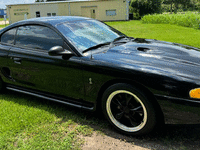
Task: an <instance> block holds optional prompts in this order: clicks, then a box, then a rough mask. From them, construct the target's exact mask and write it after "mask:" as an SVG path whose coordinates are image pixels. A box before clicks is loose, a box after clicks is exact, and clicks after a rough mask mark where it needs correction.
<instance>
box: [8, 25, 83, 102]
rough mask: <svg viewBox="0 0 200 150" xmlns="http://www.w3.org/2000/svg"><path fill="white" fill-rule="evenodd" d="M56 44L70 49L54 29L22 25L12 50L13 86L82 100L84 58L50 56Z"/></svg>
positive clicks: (10, 62)
mask: <svg viewBox="0 0 200 150" xmlns="http://www.w3.org/2000/svg"><path fill="white" fill-rule="evenodd" d="M53 46H62V47H64V48H66V49H68V47H67V45H66V44H64V41H63V39H62V38H61V37H60V36H59V35H58V34H57V33H56V32H55V31H54V30H52V29H50V28H48V27H44V26H39V25H27V26H20V27H19V28H18V30H17V34H16V38H15V45H14V46H13V47H12V48H11V49H10V52H9V55H8V57H9V61H8V66H9V69H10V76H11V78H12V80H10V82H9V83H10V86H14V88H16V87H17V88H22V89H23V90H34V91H35V92H36V91H37V92H39V91H40V92H41V91H42V92H45V93H46V94H54V95H56V96H63V97H67V98H72V99H74V100H78V99H83V96H84V88H83V87H84V86H83V82H82V72H81V61H80V59H79V57H77V56H72V57H70V58H68V59H63V58H62V56H49V55H48V50H49V49H50V48H51V47H53Z"/></svg>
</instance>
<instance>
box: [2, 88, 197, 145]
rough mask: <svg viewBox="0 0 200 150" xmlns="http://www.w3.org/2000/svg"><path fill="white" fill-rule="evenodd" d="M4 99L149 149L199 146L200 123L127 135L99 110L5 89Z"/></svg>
mask: <svg viewBox="0 0 200 150" xmlns="http://www.w3.org/2000/svg"><path fill="white" fill-rule="evenodd" d="M1 96H2V97H3V99H4V100H6V101H12V102H14V103H18V104H19V105H26V106H29V107H35V108H39V109H44V110H45V111H48V112H49V113H52V114H54V115H56V116H57V117H58V118H60V121H59V122H58V123H62V122H66V121H67V120H69V119H70V120H72V121H74V122H75V123H77V124H80V125H88V126H89V127H91V128H93V129H94V131H101V132H103V134H105V135H106V136H110V137H112V138H115V139H121V140H124V141H126V142H128V143H134V144H135V145H138V146H141V147H145V148H150V149H200V142H199V141H200V136H199V133H200V125H199V124H197V125H165V126H163V127H162V128H161V129H160V130H159V131H156V132H153V133H151V134H149V135H145V136H136V137H135V136H134V137H133V136H126V135H122V134H120V133H118V132H117V131H115V130H114V129H113V128H112V127H111V126H110V125H109V124H108V123H107V121H106V120H105V119H104V117H103V116H102V113H100V112H96V113H91V112H88V111H86V110H81V109H77V108H73V107H69V106H67V105H64V104H60V103H56V102H53V101H48V100H44V99H41V98H37V97H33V96H29V95H25V94H19V93H16V92H12V91H5V93H4V94H1Z"/></svg>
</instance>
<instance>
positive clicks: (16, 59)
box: [13, 58, 22, 64]
mask: <svg viewBox="0 0 200 150" xmlns="http://www.w3.org/2000/svg"><path fill="white" fill-rule="evenodd" d="M21 60H22V59H21V58H13V61H14V63H16V64H21Z"/></svg>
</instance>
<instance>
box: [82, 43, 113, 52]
mask: <svg viewBox="0 0 200 150" xmlns="http://www.w3.org/2000/svg"><path fill="white" fill-rule="evenodd" d="M105 45H110V42H106V43H101V44H98V45H95V46H92V47H90V48H88V49H86V50H84V51H83V53H85V52H87V51H89V50H92V49H97V48H99V47H102V46H105Z"/></svg>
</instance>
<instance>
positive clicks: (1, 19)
mask: <svg viewBox="0 0 200 150" xmlns="http://www.w3.org/2000/svg"><path fill="white" fill-rule="evenodd" d="M6 20H8V19H6ZM0 21H4V18H0Z"/></svg>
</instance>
